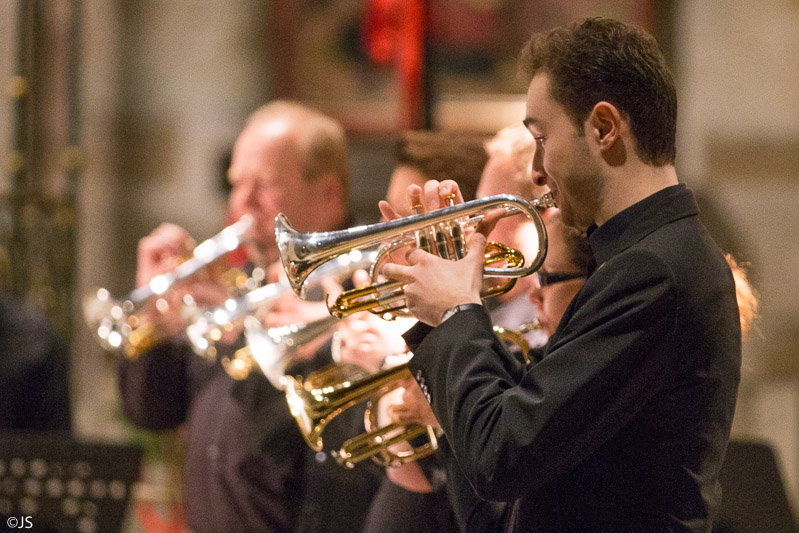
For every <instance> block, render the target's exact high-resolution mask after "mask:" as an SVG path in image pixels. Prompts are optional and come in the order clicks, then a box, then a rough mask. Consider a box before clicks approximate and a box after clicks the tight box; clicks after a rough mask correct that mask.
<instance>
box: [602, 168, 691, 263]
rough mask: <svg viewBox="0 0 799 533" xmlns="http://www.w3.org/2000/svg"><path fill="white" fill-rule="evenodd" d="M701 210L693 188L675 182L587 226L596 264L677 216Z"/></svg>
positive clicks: (672, 220)
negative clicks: (605, 220) (602, 221)
mask: <svg viewBox="0 0 799 533" xmlns="http://www.w3.org/2000/svg"><path fill="white" fill-rule="evenodd" d="M697 214H699V208H698V207H697V205H696V200H695V198H694V194H693V192H691V190H690V189H688V188H687V187H686V186H685V185H684V184H682V183H681V184H679V185H672V186H670V187H666V188H665V189H661V190H660V191H658V192H656V193H654V194H652V195H650V196H647V197H646V198H644V199H643V200H641V201H640V202H637V203H635V204H633V205H631V206H630V207H628V208H627V209H624V210H623V211H621V212H619V213H617V214H616V215H615V216H613V217H612V218H611V219H610V220H608V221H607V222H605V223H604V224H602V225H601V226H599V227H597V226H592V227H591V228H589V230H588V240H589V242H590V244H591V250H592V251H593V253H594V258H595V259H596V263H597V265H601V264H602V263H604V262H605V261H607V260H608V259H610V258H612V257H613V256H615V255H616V254H618V253H620V252H622V251H623V250H625V249H626V248H628V247H630V246H632V245H633V244H635V243H637V242H638V241H640V240H641V239H643V238H644V237H646V236H647V235H649V234H650V233H652V232H653V231H655V230H656V229H658V228H659V227H661V226H664V225H666V224H668V223H670V222H674V221H675V220H679V219H681V218H685V217H688V216H696V215H697Z"/></svg>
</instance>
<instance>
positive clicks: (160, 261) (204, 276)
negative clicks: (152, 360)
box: [136, 223, 228, 335]
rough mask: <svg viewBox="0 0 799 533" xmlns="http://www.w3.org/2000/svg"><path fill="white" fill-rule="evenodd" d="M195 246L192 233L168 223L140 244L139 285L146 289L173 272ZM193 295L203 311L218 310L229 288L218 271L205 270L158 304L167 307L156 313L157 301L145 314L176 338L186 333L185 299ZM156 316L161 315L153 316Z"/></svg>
mask: <svg viewBox="0 0 799 533" xmlns="http://www.w3.org/2000/svg"><path fill="white" fill-rule="evenodd" d="M194 246H195V242H194V240H193V239H192V238H191V236H190V235H189V233H188V232H187V231H186V230H185V229H183V228H181V227H180V226H177V225H175V224H169V223H164V224H161V225H160V226H158V227H157V228H156V229H155V230H153V232H152V233H150V234H149V235H148V236H146V237H144V238H142V239H141V240H140V241H139V247H138V258H137V268H136V285H137V286H138V287H141V286H143V285H146V284H148V283H149V282H150V280H152V279H153V278H154V277H155V276H157V275H159V274H164V273H166V272H171V271H172V270H174V269H175V268H177V266H178V265H180V264H181V263H182V262H183V261H184V260H185V259H186V258H187V257H188V256H189V255H190V254H191V252H192V250H193V249H194ZM186 294H190V295H191V296H192V298H193V299H194V301H195V303H196V304H197V305H198V306H200V307H205V306H216V305H219V304H221V303H222V302H224V301H225V298H227V294H228V293H227V288H226V286H225V284H224V282H223V281H222V279H221V276H219V275H218V273H217V272H215V271H214V269H204V270H202V271H200V272H198V273H196V274H194V275H193V276H191V277H190V278H187V279H185V280H182V281H179V282H177V283H175V284H174V285H173V286H172V287H171V288H170V289H169V290H167V291H166V292H165V293H164V294H163V295H161V296H160V297H159V298H158V299H157V300H163V302H165V303H166V306H163V305H161V306H160V309H158V310H157V309H156V306H155V301H156V299H153V302H152V303H151V304H150V305H148V307H147V308H146V309H145V310H144V311H142V313H143V314H145V315H150V317H151V319H150V320H151V321H152V322H153V323H157V324H158V325H159V327H161V328H163V329H164V334H165V335H174V334H177V333H179V332H181V331H182V330H183V329H184V324H183V319H182V317H181V309H182V307H183V297H184V296H185V295H186ZM153 315H157V317H156V316H153Z"/></svg>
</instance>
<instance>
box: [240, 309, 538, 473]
mask: <svg viewBox="0 0 799 533" xmlns="http://www.w3.org/2000/svg"><path fill="white" fill-rule="evenodd" d="M324 320H325V319H322V321H324ZM333 320H334V319H333ZM320 322H321V321H320ZM538 328H540V325H538V322H537V321H535V322H530V323H526V324H522V325H521V326H520V327H519V328H518V329H517V330H512V329H506V328H502V327H500V326H494V333H495V334H496V335H497V337H498V338H499V339H500V340H501V341H502V342H503V343H505V344H506V345H509V346H518V348H519V350H520V351H521V353H522V355H523V357H524V358H525V363H529V360H528V359H527V352H528V351H529V350H530V345H529V343H528V342H527V340H526V339H525V338H524V333H526V332H528V331H532V330H534V329H538ZM248 341H249V337H248ZM256 344H257V343H256V342H250V346H251V347H252V348H253V349H254V351H253V354H255V353H257V351H261V350H257V351H255V348H256ZM268 344H269V343H268V342H267V345H268ZM262 353H267V354H269V353H270V352H269V351H268V350H264V351H262ZM277 354H278V355H277V356H276V357H275V356H266V357H263V360H264V361H265V362H263V363H260V366H261V369H262V370H264V372H265V373H267V371H269V370H270V369H271V368H279V369H280V371H279V372H277V373H275V372H270V373H271V374H272V377H270V380H271V381H272V382H273V383H274V384H275V386H276V387H277V388H280V389H283V390H284V391H285V393H286V400H287V402H288V404H289V409H290V411H291V414H292V415H293V416H294V419H295V420H296V422H297V424H298V426H299V427H300V432H301V433H302V435H303V437H304V438H305V441H306V442H307V443H308V445H309V446H310V447H311V448H312V449H314V450H317V451H319V450H321V449H322V447H323V440H322V433H323V431H324V429H325V427H326V426H327V424H328V423H329V422H330V421H331V420H332V419H333V418H335V417H336V416H338V415H339V414H341V413H342V412H343V411H345V410H347V409H349V408H351V407H353V406H355V405H357V404H360V403H361V402H367V408H366V413H365V416H364V426H365V432H364V433H362V434H360V435H357V436H355V437H353V438H351V439H349V440H347V441H346V442H344V443H343V444H342V445H341V447H340V449H339V450H338V451H337V452H334V454H333V455H334V456H335V458H336V461H337V462H338V463H339V464H341V465H342V466H345V467H347V468H352V467H354V465H355V464H357V463H359V462H360V461H363V460H365V459H372V460H373V461H374V462H376V463H377V464H379V465H382V466H398V465H401V464H404V463H407V462H410V461H416V460H418V459H421V458H422V457H425V456H427V455H430V454H432V453H433V452H435V451H436V450H437V449H438V435H437V433H436V431H437V430H436V428H434V427H433V426H425V425H421V424H396V423H391V424H388V425H386V426H382V427H379V426H378V423H377V414H376V404H377V401H378V400H379V399H380V398H381V397H382V396H383V395H385V394H387V393H388V392H390V391H392V390H394V389H396V388H398V387H400V386H401V385H402V383H403V382H404V381H405V380H406V379H408V378H411V377H412V376H411V374H410V371H409V370H408V367H407V365H406V364H399V365H397V366H394V367H392V368H389V369H386V370H382V371H380V372H377V373H374V374H369V373H368V372H367V371H365V370H364V369H362V368H361V367H359V366H357V365H352V364H347V363H337V364H333V365H330V366H328V367H326V368H324V369H322V370H320V371H318V372H314V373H312V374H310V375H309V376H308V377H307V378H306V379H305V380H302V379H301V378H294V377H291V376H286V375H279V374H280V372H282V371H283V370H284V369H285V365H283V366H282V367H276V366H275V365H272V364H271V363H270V362H269V361H274V360H279V359H281V357H282V355H281V353H280V350H279V349H278V350H277ZM406 360H407V359H406ZM268 375H269V374H268ZM275 378H277V379H275ZM420 436H426V438H425V439H423V440H422V441H421V444H419V445H417V446H415V447H413V446H410V444H408V443H410V441H411V440H413V439H415V438H417V437H420ZM402 443H406V444H408V447H406V448H405V449H402V450H397V449H396V447H395V449H392V447H394V446H395V445H397V444H402Z"/></svg>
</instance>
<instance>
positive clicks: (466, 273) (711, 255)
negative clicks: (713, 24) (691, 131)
mask: <svg viewBox="0 0 799 533" xmlns="http://www.w3.org/2000/svg"><path fill="white" fill-rule="evenodd" d="M523 61H524V63H525V65H526V66H527V68H528V71H529V72H530V74H531V81H530V85H529V89H528V94H527V116H526V118H525V125H526V126H527V128H528V129H529V130H530V133H531V134H532V135H533V137H534V138H535V140H536V143H537V145H536V152H535V155H534V158H533V180H534V182H535V183H536V184H538V185H547V186H548V187H549V188H550V191H551V193H552V195H553V196H554V198H555V200H556V201H557V203H558V204H559V206H560V210H561V214H562V217H563V221H564V223H566V224H567V225H569V226H573V227H577V228H579V229H582V230H588V233H589V240H590V244H591V248H592V251H593V255H594V258H595V260H596V263H597V264H598V265H599V266H598V267H597V268H596V270H594V271H593V273H591V275H590V276H589V277H588V278H587V280H586V281H585V285H584V286H583V287H582V289H581V290H580V291H579V293H578V294H577V296H576V298H575V299H574V300H573V301H572V303H571V305H570V306H569V308H568V309H567V310H566V313H565V316H564V318H563V320H562V321H561V322H560V324H559V326H558V328H557V329H556V331H555V332H554V334H553V335H552V337H551V338H550V340H549V342H548V344H547V347H546V349H545V353H544V355H543V359H542V361H541V362H540V363H538V364H535V365H532V366H531V367H526V366H525V365H524V364H522V363H520V362H519V361H517V360H515V359H513V358H512V357H510V356H509V355H508V354H506V352H505V351H504V349H503V348H502V347H501V345H500V343H499V342H498V340H497V339H496V338H495V336H494V335H493V333H492V331H491V322H490V320H489V318H488V315H487V313H486V312H485V310H484V309H483V307H482V305H481V300H480V287H481V285H482V281H483V279H482V278H483V276H482V271H483V253H482V252H483V246H484V244H485V236H484V235H482V234H480V233H477V234H475V235H474V236H473V238H472V240H471V247H470V252H469V254H468V255H467V256H466V258H465V259H463V260H461V261H445V260H442V259H440V258H437V257H435V256H432V255H430V254H427V253H426V252H424V251H422V250H414V251H412V252H410V253H409V254H408V255H407V261H408V264H407V265H405V264H389V265H386V266H385V267H384V269H383V273H384V274H385V275H386V276H387V277H389V278H392V279H395V280H399V281H401V282H403V283H404V284H405V295H406V300H407V303H408V307H409V308H410V310H411V311H412V312H413V314H414V315H415V316H416V317H417V318H419V319H420V320H421V321H422V322H424V323H425V324H423V325H420V326H417V327H416V329H414V330H411V331H410V332H409V333H408V334H406V339H407V341H408V345H409V347H410V348H411V350H412V351H413V353H414V357H413V359H411V361H410V363H409V367H410V368H411V371H412V373H413V374H414V376H415V378H416V380H417V381H418V382H419V384H420V387H421V388H422V390H423V391H425V393H426V396H427V398H428V400H429V402H430V403H431V405H432V407H433V411H434V412H435V415H436V417H437V419H438V420H439V422H440V423H441V426H442V428H443V430H444V432H445V434H446V436H447V440H448V441H449V443H450V444H451V447H452V450H453V453H454V455H455V457H456V458H457V461H458V464H459V465H460V467H461V468H462V469H463V472H464V474H465V476H466V477H467V478H468V480H469V482H470V483H471V485H472V486H473V487H474V488H475V490H476V491H477V493H478V494H479V495H480V496H481V497H482V498H484V499H487V500H500V501H507V502H512V508H511V512H510V513H509V515H508V516H507V525H508V528H509V530H512V531H542V532H551V531H563V532H565V531H625V532H638V531H640V532H657V531H664V532H665V531H691V532H697V533H698V532H707V531H709V530H710V528H711V523H712V517H713V513H714V512H715V510H716V509H717V508H718V504H719V498H720V494H719V492H720V491H719V486H718V472H719V468H720V466H721V463H722V459H723V457H724V453H725V449H726V446H727V441H728V438H729V431H730V425H731V423H732V416H733V410H734V406H735V399H736V394H737V386H738V381H739V375H740V355H741V354H740V341H741V334H740V324H739V317H738V309H737V306H736V300H735V287H734V283H733V278H732V275H731V273H730V269H729V267H728V266H727V263H726V261H725V259H724V256H723V255H722V253H721V251H720V250H719V249H718V247H717V246H716V245H715V243H713V241H712V239H711V238H710V237H709V236H708V234H707V232H706V231H705V229H704V228H703V227H702V225H701V224H700V223H699V221H698V219H697V213H698V210H697V207H696V203H695V201H694V198H693V194H692V193H691V191H690V190H689V189H687V188H686V187H685V186H684V185H682V184H679V183H678V180H677V174H676V171H675V168H674V160H675V126H676V92H675V88H674V84H673V82H672V79H671V75H670V74H669V73H668V70H667V69H666V67H665V61H664V59H663V57H662V55H661V54H660V52H659V50H658V48H657V44H656V43H655V41H654V39H653V38H652V37H651V36H649V35H647V34H645V33H644V32H643V31H642V30H639V29H636V28H633V27H630V26H626V25H624V24H621V23H618V22H615V21H611V20H607V19H589V20H585V21H582V22H580V23H575V24H572V25H570V26H568V27H563V28H557V29H554V30H552V31H550V32H548V33H546V34H541V35H535V36H534V37H533V38H532V39H531V41H530V43H529V44H528V46H527V47H526V50H525V54H524V55H523ZM450 194H455V195H456V196H457V195H458V191H457V188H456V187H454V186H453V184H451V183H448V182H442V183H438V182H428V183H426V184H425V186H424V188H423V189H422V188H418V187H416V188H411V189H410V198H409V200H410V202H411V203H412V204H420V205H421V206H422V208H423V210H426V211H429V210H434V209H438V208H440V207H442V206H443V205H444V199H445V198H446V197H447V196H448V195H450ZM381 209H382V210H383V212H384V215H385V216H386V217H387V218H394V217H395V214H394V213H393V210H391V209H390V206H387V205H386V204H381ZM487 218H490V216H489V217H487Z"/></svg>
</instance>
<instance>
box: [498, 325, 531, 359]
mask: <svg viewBox="0 0 799 533" xmlns="http://www.w3.org/2000/svg"><path fill="white" fill-rule="evenodd" d="M536 329H541V324H540V323H539V322H538V320H534V321H532V322H526V323H524V324H522V325H521V326H519V327H518V328H517V329H509V328H503V327H502V326H494V334H495V335H496V336H497V338H498V339H499V340H500V341H502V343H503V344H505V345H506V346H511V347H513V346H516V347H518V348H519V350H520V351H521V353H522V357H524V363H525V364H527V365H529V364H530V356H529V355H528V352H529V351H530V343H529V342H527V339H526V338H525V337H524V334H525V333H529V332H530V331H533V330H536Z"/></svg>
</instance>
